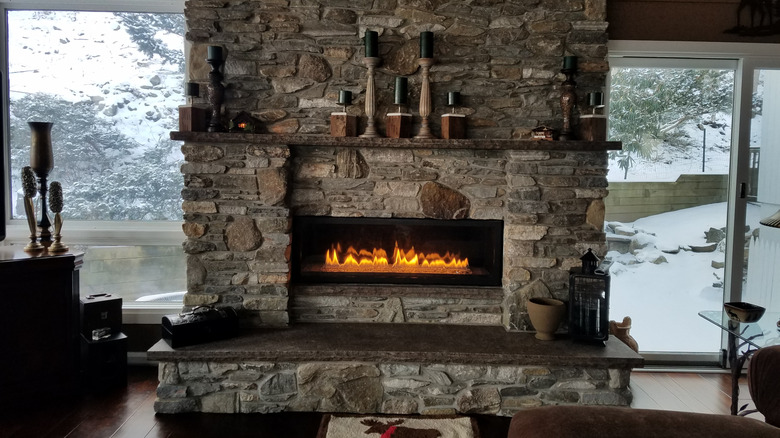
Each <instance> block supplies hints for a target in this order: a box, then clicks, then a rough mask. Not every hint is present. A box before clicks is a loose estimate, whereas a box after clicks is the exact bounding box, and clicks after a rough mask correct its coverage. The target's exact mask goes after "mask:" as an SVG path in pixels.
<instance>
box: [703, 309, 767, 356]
mask: <svg viewBox="0 0 780 438" xmlns="http://www.w3.org/2000/svg"><path fill="white" fill-rule="evenodd" d="M699 316H701V317H702V318H704V319H706V320H707V321H709V322H711V323H713V324H715V325H717V326H718V327H720V328H721V329H722V330H725V331H727V332H728V333H729V334H730V335H734V336H736V337H737V338H738V339H740V340H742V341H743V342H745V343H747V344H748V345H749V346H750V347H752V348H753V349H757V348H763V347H768V346H770V345H777V344H780V328H779V327H778V326H777V321H778V318H780V312H767V313H764V316H762V317H761V319H759V320H758V321H756V322H750V323H745V322H736V321H732V320H731V319H729V316H728V315H727V314H726V312H724V311H722V310H704V311H701V312H699Z"/></svg>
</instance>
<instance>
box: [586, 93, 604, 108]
mask: <svg viewBox="0 0 780 438" xmlns="http://www.w3.org/2000/svg"><path fill="white" fill-rule="evenodd" d="M588 105H589V106H593V107H602V106H604V94H602V93H600V92H595V93H588Z"/></svg>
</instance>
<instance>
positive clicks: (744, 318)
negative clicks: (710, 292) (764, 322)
mask: <svg viewBox="0 0 780 438" xmlns="http://www.w3.org/2000/svg"><path fill="white" fill-rule="evenodd" d="M723 310H725V311H726V314H727V315H728V316H729V318H730V319H731V320H732V321H736V322H756V321H758V320H759V319H761V317H762V316H764V311H765V310H766V309H764V308H763V307H761V306H756V305H755V304H750V303H745V302H742V301H733V302H730V303H724V304H723Z"/></svg>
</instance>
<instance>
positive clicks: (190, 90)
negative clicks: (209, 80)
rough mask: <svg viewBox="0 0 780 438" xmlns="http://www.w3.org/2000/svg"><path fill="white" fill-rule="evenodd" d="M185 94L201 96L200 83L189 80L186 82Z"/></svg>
mask: <svg viewBox="0 0 780 438" xmlns="http://www.w3.org/2000/svg"><path fill="white" fill-rule="evenodd" d="M184 94H185V95H187V96H191V97H198V96H200V85H199V84H198V83H197V82H187V83H186V84H184Z"/></svg>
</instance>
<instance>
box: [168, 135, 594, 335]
mask: <svg viewBox="0 0 780 438" xmlns="http://www.w3.org/2000/svg"><path fill="white" fill-rule="evenodd" d="M216 137H218V136H211V137H209V138H216ZM223 138H228V137H225V136H224V135H223ZM253 138H254V139H255V140H256V141H270V140H284V139H285V137H284V136H253ZM232 139H233V140H235V141H236V142H231V143H228V142H223V143H213V142H212V143H209V142H199V143H187V144H185V146H184V148H183V150H184V152H185V157H186V159H187V164H186V165H185V166H184V171H185V174H186V181H185V185H186V188H185V189H184V191H183V194H184V198H185V202H184V211H185V221H186V223H185V225H184V229H185V232H186V234H187V237H188V240H187V241H186V242H185V244H184V246H185V250H186V251H187V253H188V254H189V257H188V284H189V286H188V288H189V290H188V293H187V295H186V296H185V298H184V300H185V305H187V306H195V305H203V304H218V305H231V306H234V307H237V308H239V309H241V311H242V316H243V317H244V321H245V324H246V325H260V326H268V325H285V324H287V323H288V322H290V321H291V315H290V313H292V315H293V319H298V320H302V321H309V322H311V321H318V322H325V321H335V322H339V321H340V322H347V321H349V322H427V323H456V324H487V325H499V324H503V325H504V326H505V327H506V328H507V329H510V330H526V329H529V328H530V326H529V325H528V321H527V318H526V315H525V302H526V300H527V299H528V298H529V297H533V296H552V297H556V298H559V299H563V300H566V299H567V297H568V275H569V269H570V268H572V267H574V266H578V265H579V263H580V260H579V258H580V257H581V255H582V254H583V253H584V252H585V251H586V250H587V248H593V249H594V250H595V251H596V252H603V251H604V242H605V235H604V232H603V231H602V229H603V220H604V209H603V200H602V199H603V197H604V196H606V184H607V182H606V152H605V151H601V152H594V151H582V152H577V151H556V150H512V149H508V150H490V149H484V150H479V149H446V145H445V146H444V147H445V148H422V147H421V148H419V149H412V148H375V147H363V148H361V147H344V148H339V147H333V146H329V145H326V144H328V143H329V141H328V140H324V141H323V145H317V144H316V143H317V141H318V140H316V139H310V140H309V141H310V142H312V143H314V144H313V145H307V146H304V145H301V146H295V145H294V146H289V145H286V144H273V145H261V144H257V143H255V144H252V143H245V142H244V141H243V138H242V137H241V136H234V137H232ZM288 140H290V139H288ZM295 140H296V141H300V137H299V138H297V139H295ZM357 142H358V143H359V140H358V141H357ZM475 144H479V142H476V143H475ZM345 156H346V157H345ZM355 169H359V171H356V170H355ZM429 192H435V193H437V195H436V196H426V193H429ZM442 198H446V199H449V200H455V201H452V202H454V203H455V205H454V207H449V208H442V206H441V202H439V200H440V199H442ZM297 215H319V216H349V217H401V218H422V217H428V218H431V217H432V218H434V219H440V220H451V219H454V218H453V217H452V215H456V216H457V217H458V218H469V219H477V220H480V219H499V220H503V222H504V260H503V265H504V272H503V276H502V277H503V278H502V284H503V287H502V288H457V287H455V288H452V287H415V288H398V287H393V288H388V287H381V286H370V285H366V286H361V287H358V286H312V285H309V286H301V285H292V284H290V267H289V266H290V265H289V256H290V253H289V252H290V241H291V238H292V236H291V235H290V224H291V221H294V220H295V216H297ZM296 288H298V289H300V291H301V294H300V295H296V294H295V290H296ZM290 297H292V299H291V298H290Z"/></svg>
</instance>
